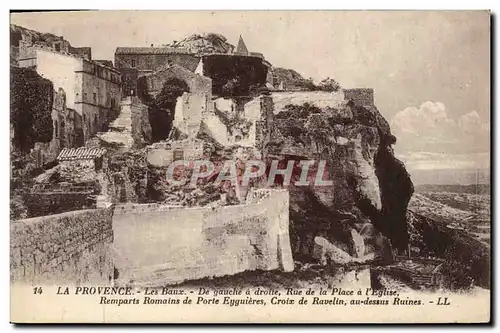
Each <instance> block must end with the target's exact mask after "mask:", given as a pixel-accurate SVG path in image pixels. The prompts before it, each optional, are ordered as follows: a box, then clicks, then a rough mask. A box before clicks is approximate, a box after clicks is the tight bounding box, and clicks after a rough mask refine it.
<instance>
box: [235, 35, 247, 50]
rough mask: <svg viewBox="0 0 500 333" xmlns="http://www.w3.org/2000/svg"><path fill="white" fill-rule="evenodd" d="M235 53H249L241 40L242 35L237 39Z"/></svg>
mask: <svg viewBox="0 0 500 333" xmlns="http://www.w3.org/2000/svg"><path fill="white" fill-rule="evenodd" d="M235 53H237V54H249V52H248V49H247V46H246V45H245V42H244V41H243V37H241V36H240V39H239V40H238V46H237V47H236V52H235Z"/></svg>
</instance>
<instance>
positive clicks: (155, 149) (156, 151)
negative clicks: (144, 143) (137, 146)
mask: <svg viewBox="0 0 500 333" xmlns="http://www.w3.org/2000/svg"><path fill="white" fill-rule="evenodd" d="M174 151H182V159H184V160H197V159H201V158H203V141H201V140H196V139H187V140H176V141H169V142H157V143H155V144H153V145H151V146H149V147H148V150H147V157H146V158H147V161H148V163H149V164H151V165H154V166H156V167H166V166H169V165H170V164H171V163H172V162H173V161H174ZM178 158H180V155H179V157H178Z"/></svg>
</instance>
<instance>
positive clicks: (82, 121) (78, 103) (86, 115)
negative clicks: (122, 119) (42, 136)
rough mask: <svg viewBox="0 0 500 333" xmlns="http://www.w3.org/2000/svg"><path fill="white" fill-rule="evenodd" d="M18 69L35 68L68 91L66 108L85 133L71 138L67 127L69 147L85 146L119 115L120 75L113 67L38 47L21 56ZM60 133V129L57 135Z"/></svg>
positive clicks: (57, 86) (55, 84)
mask: <svg viewBox="0 0 500 333" xmlns="http://www.w3.org/2000/svg"><path fill="white" fill-rule="evenodd" d="M19 66H20V67H30V68H35V69H36V71H37V72H38V73H39V74H40V75H41V76H43V77H44V78H47V79H49V80H50V81H52V83H53V84H54V89H55V90H56V91H59V89H60V88H62V90H63V91H64V92H65V101H66V106H65V107H66V109H68V110H74V111H75V112H76V114H77V116H75V124H74V132H75V133H78V131H81V133H82V135H81V136H79V135H76V134H75V136H74V137H72V136H71V135H70V134H66V133H68V132H67V130H68V128H65V130H66V132H64V135H65V137H66V136H67V135H70V136H69V140H68V144H69V146H81V145H83V144H84V142H85V141H87V140H88V139H90V138H91V137H92V136H94V135H95V134H96V133H97V132H100V131H102V130H103V129H104V128H105V126H106V125H107V124H108V123H109V122H110V121H111V120H112V119H113V118H115V117H116V115H117V114H118V112H119V108H120V100H121V75H120V72H118V71H117V70H116V69H114V68H111V67H108V66H105V65H103V64H102V63H96V62H93V61H91V60H88V59H86V58H83V57H81V56H75V55H73V54H68V53H63V52H56V51H54V50H52V49H48V48H40V47H36V46H35V47H31V48H29V49H28V52H26V53H25V54H24V58H21V57H20V59H19ZM61 124H62V123H59V124H57V125H61ZM54 125H56V123H55V124H54ZM65 125H66V124H65ZM60 130H61V128H58V129H57V130H56V131H55V133H56V134H58V133H59V132H60Z"/></svg>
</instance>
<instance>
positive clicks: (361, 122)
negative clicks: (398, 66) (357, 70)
mask: <svg viewBox="0 0 500 333" xmlns="http://www.w3.org/2000/svg"><path fill="white" fill-rule="evenodd" d="M278 111H280V112H279V113H277V114H276V115H275V119H274V125H273V130H272V132H273V136H272V140H271V142H270V144H269V150H268V151H269V153H270V154H271V155H272V156H275V157H278V158H281V159H284V160H292V159H293V160H297V159H313V160H316V161H317V160H325V161H326V172H325V174H324V176H323V179H329V180H332V181H333V185H332V186H318V185H312V184H311V185H309V186H294V185H293V181H292V184H291V185H290V187H289V190H290V219H291V229H292V242H293V244H292V247H293V250H294V252H295V255H296V256H298V257H301V256H305V257H310V256H311V255H312V251H313V249H314V247H315V246H316V245H315V242H314V239H315V237H317V236H321V237H324V238H325V239H327V240H328V241H329V242H330V243H332V244H334V245H335V246H336V247H337V248H339V249H341V250H343V251H346V252H347V253H349V254H350V255H351V256H356V257H363V256H366V255H369V254H370V253H371V254H373V255H374V258H375V259H383V260H391V258H392V248H395V249H399V250H405V248H406V246H407V243H408V233H407V226H406V217H405V213H406V209H407V205H408V202H409V199H410V197H411V195H412V193H413V184H412V182H411V180H410V176H409V174H408V173H407V171H406V170H405V168H404V165H403V164H402V163H401V162H400V161H398V160H397V159H396V158H395V157H394V153H393V151H392V148H391V145H392V144H394V143H395V141H396V138H395V137H394V136H393V135H392V134H391V131H390V128H389V124H388V123H387V121H386V120H385V119H384V118H383V117H382V115H381V114H380V113H379V111H378V110H377V109H376V107H374V106H359V105H356V104H354V103H353V102H352V101H344V102H341V103H337V104H334V105H332V106H329V107H323V108H319V107H315V106H312V105H310V104H304V105H302V106H296V105H295V106H290V105H288V106H287V107H285V109H284V110H283V109H282V110H278ZM300 171H301V170H300V168H298V169H297V172H298V173H300ZM311 183H312V182H311ZM358 234H359V235H360V236H361V237H362V238H363V244H362V246H361V243H360V241H359V239H358V238H359V237H357V235H358ZM363 247H364V251H360V249H362V248H363ZM360 252H364V253H360Z"/></svg>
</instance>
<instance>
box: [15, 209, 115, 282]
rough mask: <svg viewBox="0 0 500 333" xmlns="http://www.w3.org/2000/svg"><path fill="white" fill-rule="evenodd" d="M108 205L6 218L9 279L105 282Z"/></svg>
mask: <svg viewBox="0 0 500 333" xmlns="http://www.w3.org/2000/svg"><path fill="white" fill-rule="evenodd" d="M112 241H113V230H112V210H111V209H89V210H78V211H72V212H68V213H62V214H57V215H49V216H42V217H35V218H30V219H24V220H18V221H13V222H11V228H10V274H11V282H25V283H31V284H33V285H35V284H49V285H50V284H58V283H64V284H66V285H67V284H76V285H80V284H86V283H107V282H109V281H110V279H111V278H112V274H113V264H112V256H111V254H112V252H111V250H110V245H111V243H112Z"/></svg>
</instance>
